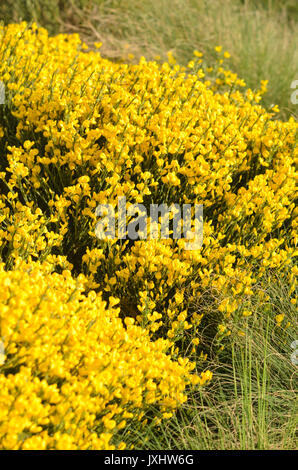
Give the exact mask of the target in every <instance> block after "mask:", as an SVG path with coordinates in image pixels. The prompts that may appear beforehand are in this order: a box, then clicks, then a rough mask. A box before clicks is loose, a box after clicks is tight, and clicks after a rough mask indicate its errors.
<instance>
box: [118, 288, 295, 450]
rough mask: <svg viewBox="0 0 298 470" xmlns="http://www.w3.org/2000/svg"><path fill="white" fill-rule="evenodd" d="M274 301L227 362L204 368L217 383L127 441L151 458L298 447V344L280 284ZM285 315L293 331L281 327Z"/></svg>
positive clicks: (231, 345)
mask: <svg viewBox="0 0 298 470" xmlns="http://www.w3.org/2000/svg"><path fill="white" fill-rule="evenodd" d="M267 293H268V294H269V295H270V300H269V302H268V304H267V306H266V308H265V310H263V309H259V310H257V312H256V313H257V315H256V316H255V320H254V321H253V322H250V320H248V321H247V329H246V332H245V333H246V335H245V337H243V336H237V334H236V335H234V336H233V338H231V339H230V340H229V341H228V343H227V345H226V348H225V349H224V351H223V352H222V354H221V355H220V356H219V357H217V358H214V359H213V360H212V361H210V360H209V361H207V366H208V368H210V369H211V370H213V373H214V378H213V380H212V382H211V383H210V385H209V386H208V387H207V388H206V389H203V390H201V391H197V392H196V393H195V394H193V395H191V396H190V398H189V400H188V401H187V402H186V404H185V405H183V407H182V408H181V409H180V410H179V412H178V413H176V415H175V416H174V417H173V418H171V419H170V420H169V421H167V422H164V423H162V424H160V425H159V427H156V426H152V427H148V428H147V429H144V430H143V431H137V432H136V431H135V430H134V429H130V433H129V435H127V436H125V440H126V441H128V442H130V444H133V445H134V446H135V448H137V449H138V448H139V449H147V450H149V449H150V450H152V449H154V450H158V449H159V450H160V449H166V450H189V449H192V450H222V449H224V450H268V449H269V450H270V449H277V450H286V449H296V448H297V444H298V434H297V428H298V401H297V386H298V381H297V373H298V367H297V365H295V364H292V361H291V353H292V352H293V350H292V349H291V342H292V341H294V340H295V339H298V328H297V308H296V306H295V305H292V304H291V303H290V301H289V292H288V291H287V286H286V285H285V284H283V282H279V281H275V282H274V283H273V282H271V283H270V284H269V286H268V287H267ZM280 311H287V314H288V316H289V318H290V319H291V323H292V325H291V326H290V327H287V328H285V325H281V326H277V324H276V322H275V315H276V314H277V313H280Z"/></svg>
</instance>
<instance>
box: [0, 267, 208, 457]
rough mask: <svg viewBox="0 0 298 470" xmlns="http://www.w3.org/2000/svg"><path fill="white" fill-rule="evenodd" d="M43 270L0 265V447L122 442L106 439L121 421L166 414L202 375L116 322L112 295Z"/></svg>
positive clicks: (136, 329)
mask: <svg viewBox="0 0 298 470" xmlns="http://www.w3.org/2000/svg"><path fill="white" fill-rule="evenodd" d="M52 268H53V266H51V264H50V263H47V262H46V263H44V264H43V265H41V264H40V263H39V262H36V263H33V262H31V263H30V264H27V263H25V262H24V261H21V260H20V259H19V260H18V261H17V266H16V269H15V270H12V271H8V272H7V271H5V270H4V266H3V264H2V265H1V269H0V285H1V291H0V329H1V330H0V331H1V335H2V341H3V344H4V358H3V360H2V365H1V366H0V389H1V392H0V448H2V449H54V448H55V449H115V448H119V446H120V448H123V446H124V443H123V442H113V436H114V434H115V435H116V433H117V432H119V430H121V429H122V428H123V427H124V426H125V425H126V422H127V421H128V420H131V419H132V418H134V419H137V418H141V417H142V415H144V414H145V412H146V409H148V407H149V405H150V404H152V403H154V404H155V405H157V406H158V405H159V406H160V408H161V411H162V412H163V413H165V414H167V413H169V410H173V409H175V408H176V406H177V405H178V404H181V403H183V402H184V401H185V400H186V396H185V394H184V390H185V386H186V384H187V383H189V384H191V383H193V384H195V383H198V382H201V383H203V382H204V381H205V380H206V379H208V378H209V377H208V374H207V373H205V374H203V375H202V376H201V377H198V376H196V375H194V374H191V370H192V369H193V367H194V365H193V364H191V363H190V362H189V361H188V360H187V359H185V360H184V361H180V362H181V363H179V362H177V361H173V360H172V359H171V357H170V356H169V355H168V354H167V351H168V350H169V348H170V346H171V344H170V342H169V341H167V340H164V339H162V338H160V339H158V340H156V341H154V342H153V341H152V340H150V337H149V335H148V331H146V330H145V329H142V328H141V327H140V326H137V325H135V322H134V321H133V319H127V320H129V321H126V326H124V325H123V323H122V320H121V319H120V318H119V308H117V307H116V306H113V303H114V302H112V299H110V302H109V305H107V303H106V302H105V301H103V300H102V298H101V296H100V295H96V293H95V292H94V291H90V292H89V294H88V296H85V295H84V294H83V292H82V291H83V283H82V282H81V280H82V279H77V280H74V279H73V278H72V276H71V273H70V271H69V270H66V269H65V270H63V272H62V273H61V274H58V273H53V272H52ZM206 374H207V375H206Z"/></svg>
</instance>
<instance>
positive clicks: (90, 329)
mask: <svg viewBox="0 0 298 470" xmlns="http://www.w3.org/2000/svg"><path fill="white" fill-rule="evenodd" d="M96 47H99V44H97V45H96ZM215 50H216V51H217V52H218V54H219V56H220V57H221V54H220V53H221V50H222V48H221V47H220V46H218V47H216V48H215ZM0 55H1V61H0V81H2V82H3V83H4V85H5V87H6V91H7V93H6V95H7V96H6V98H7V100H6V101H7V102H6V105H5V120H4V121H3V122H1V123H0V144H1V152H2V154H1V158H0V187H1V191H0V261H1V262H2V265H1V271H0V286H1V289H0V340H1V341H2V342H3V343H4V354H3V353H2V354H1V353H0V354H1V356H0V385H1V387H0V390H1V392H0V439H1V440H0V446H1V448H5V449H6V448H7V449H10V448H11V449H21V448H22V449H31V448H41V449H45V448H51V449H52V448H68V449H74V448H76V449H78V448H94V449H104V448H106V449H108V448H111V449H112V448H116V447H117V448H124V446H125V443H123V442H119V441H118V440H117V431H118V430H119V429H121V428H122V427H125V426H126V420H129V419H136V420H138V418H139V416H140V414H141V413H142V412H145V411H146V410H147V409H148V407H150V404H154V405H157V406H159V408H160V410H161V413H162V416H163V417H164V418H167V417H169V416H170V413H172V411H173V410H174V409H175V408H176V407H177V406H178V405H179V404H181V403H183V402H184V401H185V400H186V394H185V387H186V386H187V385H189V384H192V385H196V384H198V385H204V384H205V383H208V381H209V380H211V378H212V373H211V372H210V371H205V372H202V374H201V375H196V374H194V373H192V372H191V371H193V370H194V369H195V364H194V363H193V362H192V361H191V360H189V357H184V356H185V355H186V353H185V351H186V350H188V349H187V347H185V349H184V350H183V345H186V346H187V345H191V351H193V354H196V355H197V358H202V357H205V355H204V354H203V352H202V351H200V350H199V348H200V342H198V331H199V330H200V328H202V324H203V325H204V321H205V318H206V317H208V318H207V321H208V322H210V318H211V319H212V318H216V321H217V326H218V328H217V339H218V341H219V343H220V342H221V341H223V340H224V338H225V336H228V335H230V334H232V333H231V332H232V331H235V330H237V331H240V332H241V334H244V333H242V329H240V330H239V328H238V327H240V328H243V324H245V322H247V321H250V318H251V317H253V314H252V312H253V304H254V303H256V299H257V300H258V301H259V302H260V304H261V305H263V304H264V303H265V302H266V292H265V290H266V285H264V275H265V274H266V273H270V272H271V271H277V272H278V273H279V274H280V275H281V276H285V278H286V279H287V282H288V283H289V286H290V287H289V289H290V294H291V296H292V295H294V294H293V293H294V290H295V286H296V276H297V267H296V266H295V263H294V258H295V256H296V255H297V252H296V251H295V250H296V244H297V225H298V222H297V220H298V219H297V215H298V212H297V208H295V201H296V197H297V191H296V180H297V170H296V164H297V129H298V124H297V123H296V122H295V121H294V119H293V118H291V119H289V121H288V122H280V121H278V120H277V119H275V113H276V111H277V108H276V107H273V108H272V109H271V110H270V111H266V110H265V109H263V108H262V106H260V104H259V103H260V100H261V98H262V94H263V93H264V92H265V91H266V85H267V82H266V81H263V82H261V84H260V85H261V86H260V90H258V91H252V90H250V89H245V83H244V81H243V80H242V79H241V78H239V77H238V76H237V75H236V74H235V73H233V72H231V71H229V70H226V69H225V68H224V66H222V65H221V62H222V59H220V63H219V66H216V67H214V68H213V67H211V68H210V67H207V68H206V67H205V66H204V64H203V63H202V59H201V53H200V52H198V51H195V53H194V59H193V60H192V61H191V62H190V63H189V66H188V68H184V69H182V68H180V66H179V65H178V64H176V63H175V60H174V58H173V57H172V55H171V54H169V63H166V62H165V63H157V62H147V61H146V60H145V58H141V60H140V61H139V63H138V64H116V63H113V62H111V61H109V60H106V59H104V58H102V57H101V56H100V54H99V52H98V51H89V52H86V46H85V45H84V44H82V43H81V41H80V38H79V36H78V35H58V36H56V37H53V38H51V37H48V34H47V31H46V30H44V29H42V28H37V27H36V25H33V26H32V28H29V27H28V26H27V25H26V23H20V24H18V25H9V26H7V27H3V26H0ZM222 55H223V57H225V58H228V53H227V52H224V53H223V54H222ZM211 72H212V74H213V75H212V76H210V77H209V76H208V74H209V73H210V74H211ZM205 74H206V75H207V76H208V80H207V79H206V78H205ZM119 196H125V197H126V200H127V203H128V206H129V205H131V204H135V203H141V204H143V205H144V206H145V207H146V208H147V209H148V208H149V205H150V204H151V203H154V204H161V203H166V204H168V205H171V204H172V203H176V204H179V205H180V206H181V205H182V204H202V205H203V206H204V238H203V246H202V248H201V249H200V250H185V243H186V240H185V239H180V240H174V239H172V238H169V239H164V240H163V239H148V240H136V241H132V240H126V239H123V240H118V239H117V238H111V239H108V240H99V239H98V238H97V237H96V233H95V227H96V222H97V217H96V214H95V210H96V207H97V206H98V205H99V204H110V205H111V206H112V207H113V208H114V210H115V213H116V216H117V215H118V214H117V211H118V209H117V200H118V197H119ZM148 213H149V211H148ZM149 224H150V216H148V224H147V225H148V226H149ZM158 225H159V228H160V223H159V224H158ZM283 315H284V314H282V315H278V316H277V317H276V321H277V323H278V324H281V323H282V321H283V319H284V317H283ZM281 317H282V318H281ZM285 320H286V318H285ZM234 323H237V328H235V329H233V328H232V326H233V324H234ZM285 323H286V321H285ZM178 344H179V345H182V346H180V349H179V348H178ZM194 346H196V347H194ZM197 349H198V351H197ZM190 355H191V354H190ZM142 416H143V415H142ZM144 416H145V415H144ZM141 421H142V419H141ZM143 422H145V421H144V420H143Z"/></svg>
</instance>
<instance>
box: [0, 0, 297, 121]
mask: <svg viewBox="0 0 298 470" xmlns="http://www.w3.org/2000/svg"><path fill="white" fill-rule="evenodd" d="M1 17H2V18H3V19H4V21H5V22H6V23H7V22H9V21H19V20H20V19H25V20H27V21H31V20H34V21H37V22H38V23H39V24H41V25H44V26H45V27H46V28H48V29H49V31H50V32H51V33H52V34H54V33H58V32H78V33H80V35H81V36H82V37H83V38H84V40H86V41H87V42H89V43H91V42H93V41H95V40H97V41H101V42H102V43H103V47H102V54H103V55H104V56H106V57H109V58H111V59H114V60H127V57H128V54H134V56H135V59H136V60H138V59H139V58H140V56H142V55H143V56H145V57H146V58H148V59H153V58H154V57H155V56H156V55H160V56H161V58H162V59H166V58H167V52H168V51H171V52H172V53H173V54H174V56H175V57H176V58H177V61H178V63H180V64H186V63H187V62H188V61H189V60H190V59H191V57H192V54H193V50H194V49H199V50H201V51H202V52H204V53H205V55H206V56H207V60H210V61H212V60H213V59H214V56H215V52H214V46H216V45H222V46H223V48H224V50H227V51H229V52H230V53H231V58H230V59H229V62H230V64H229V65H230V68H231V69H232V70H233V71H235V72H236V73H238V75H239V76H240V77H241V78H244V79H245V80H246V82H247V84H248V86H249V87H251V88H253V89H255V88H258V87H259V83H260V81H261V80H269V86H268V93H267V94H266V95H265V96H264V105H265V106H267V107H268V106H270V105H271V104H278V105H279V107H280V109H281V113H280V115H279V117H281V118H287V117H289V116H290V115H291V114H294V115H296V116H297V105H294V104H292V103H291V101H290V97H291V93H292V90H291V88H290V86H291V83H292V81H293V80H295V79H297V78H298V75H297V74H298V70H297V64H298V48H297V45H298V4H297V2H296V1H295V0H275V1H274V0H258V1H256V0H212V1H207V0H153V1H152V0H150V1H149V0H143V1H142V2H139V1H138V0H71V1H68V2H66V1H64V0H45V2H42V7H41V2H39V1H37V0H8V1H7V2H5V3H4V5H1V6H0V18H1Z"/></svg>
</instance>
